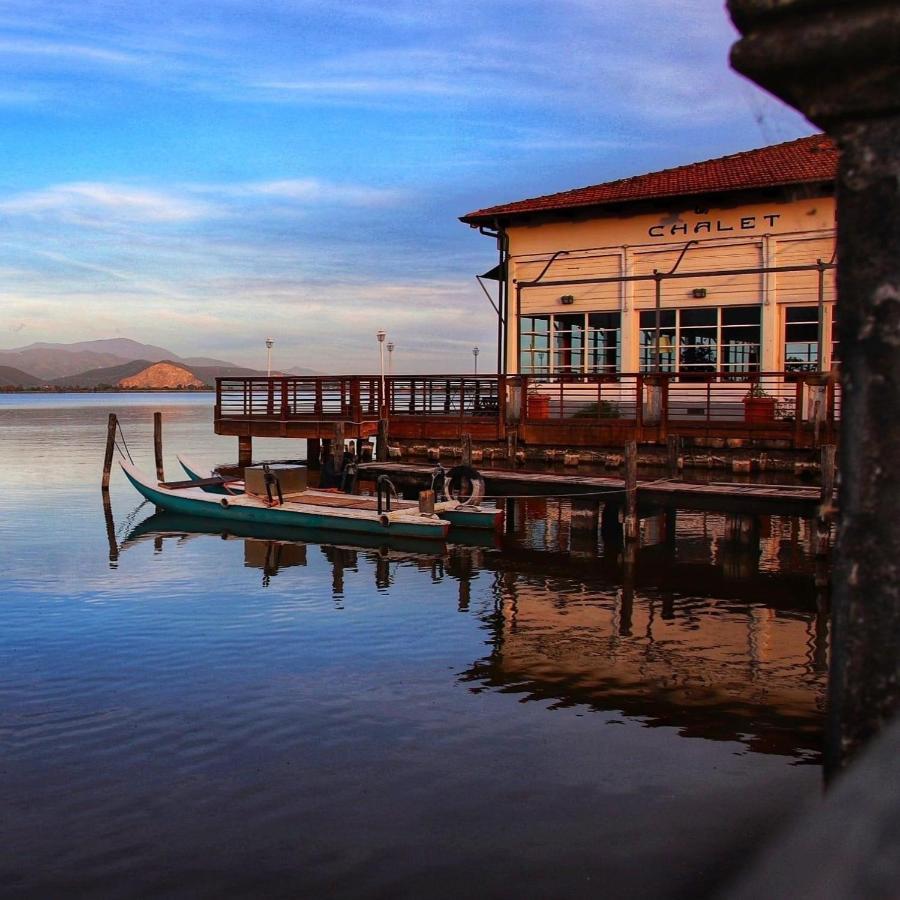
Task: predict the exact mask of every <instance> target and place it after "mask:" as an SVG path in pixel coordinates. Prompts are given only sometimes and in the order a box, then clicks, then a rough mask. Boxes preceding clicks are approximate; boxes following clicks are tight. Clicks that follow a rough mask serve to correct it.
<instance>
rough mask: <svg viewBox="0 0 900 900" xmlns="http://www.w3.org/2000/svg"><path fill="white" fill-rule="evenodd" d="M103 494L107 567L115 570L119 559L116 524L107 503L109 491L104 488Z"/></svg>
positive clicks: (109, 505)
mask: <svg viewBox="0 0 900 900" xmlns="http://www.w3.org/2000/svg"><path fill="white" fill-rule="evenodd" d="M102 494H103V519H104V521H105V522H106V542H107V544H108V545H109V567H110V568H111V569H114V568H116V563H117V561H118V559H119V544H118V542H117V541H116V523H115V521H114V520H113V512H112V504H111V503H110V502H109V490H107V489H106V488H104V489H103V491H102Z"/></svg>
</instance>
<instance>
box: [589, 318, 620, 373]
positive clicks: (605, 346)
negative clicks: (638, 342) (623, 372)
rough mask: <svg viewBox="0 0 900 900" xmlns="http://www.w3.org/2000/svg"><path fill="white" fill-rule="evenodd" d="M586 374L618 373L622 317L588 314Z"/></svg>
mask: <svg viewBox="0 0 900 900" xmlns="http://www.w3.org/2000/svg"><path fill="white" fill-rule="evenodd" d="M587 323H588V331H587V334H588V357H587V371H588V372H618V371H619V369H620V368H621V364H622V328H621V326H622V316H621V314H620V313H617V312H608V313H588V317H587Z"/></svg>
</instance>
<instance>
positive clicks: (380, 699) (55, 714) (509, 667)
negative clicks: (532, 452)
mask: <svg viewBox="0 0 900 900" xmlns="http://www.w3.org/2000/svg"><path fill="white" fill-rule="evenodd" d="M111 409H114V410H115V411H116V412H118V413H119V415H120V418H121V420H122V422H123V425H124V429H125V434H126V438H127V440H128V443H129V446H130V448H131V452H132V453H133V454H134V456H135V458H136V460H137V461H138V462H139V463H140V464H142V465H144V466H145V467H146V468H147V469H150V468H151V467H152V450H151V440H150V433H151V418H152V417H151V412H152V411H153V410H154V409H161V410H162V411H163V415H164V434H165V438H164V439H165V446H166V450H167V458H166V470H167V473H168V474H169V475H170V477H174V475H175V473H177V471H178V470H177V467H176V464H175V460H174V453H175V452H176V451H184V452H186V453H188V454H189V455H191V456H192V457H194V458H196V459H198V460H199V461H201V462H207V463H209V464H213V463H216V462H225V461H232V460H233V459H234V458H235V455H236V446H235V445H236V441H235V439H233V438H230V439H226V438H216V437H215V436H214V435H212V433H211V416H212V412H211V407H210V397H209V395H191V396H185V397H173V396H171V395H163V396H159V397H155V396H152V395H139V396H137V397H121V396H115V395H112V396H110V395H100V396H96V397H95V396H91V395H72V396H57V395H53V396H33V397H31V396H25V397H16V396H11V395H0V441H2V450H3V454H2V457H3V467H2V474H0V488H2V490H0V497H2V501H0V502H2V516H0V554H2V563H3V566H2V569H3V576H4V586H3V592H2V600H0V659H2V666H3V669H2V671H3V677H2V681H0V740H2V783H3V804H4V809H3V815H2V817H0V893H2V894H3V895H4V896H41V897H58V896H96V897H155V896H164V897H167V896H181V897H240V896H272V897H282V896H283V897H301V896H336V897H454V898H458V897H460V896H461V895H463V894H465V895H469V896H477V897H598V896H602V897H626V896H627V897H634V896H647V897H655V896H699V895H702V894H703V892H704V891H705V890H708V889H709V888H710V886H713V885H715V884H716V883H718V882H719V880H720V879H721V878H722V877H724V876H725V875H726V874H727V873H728V872H729V871H730V870H731V869H732V868H733V867H735V866H738V865H740V864H741V863H742V862H743V861H745V860H746V859H747V858H748V855H749V853H750V851H752V848H753V846H754V844H755V842H756V841H757V840H758V839H759V838H760V837H762V836H764V835H765V834H767V833H768V832H769V831H770V830H771V829H773V828H774V827H775V826H776V825H777V824H778V823H779V822H780V821H781V820H782V819H783V818H784V816H785V815H787V814H788V813H790V812H791V811H792V809H793V807H794V806H795V803H796V801H797V800H798V798H802V797H805V796H806V795H808V794H809V793H811V792H813V791H815V790H816V787H817V784H818V781H819V777H820V772H819V749H820V742H821V729H822V707H823V689H824V679H825V673H824V668H825V656H826V643H827V633H826V626H825V615H824V610H823V609H822V608H821V607H822V598H817V593H816V588H815V582H814V563H813V560H812V558H811V557H810V555H809V546H808V540H807V534H808V532H807V526H806V523H805V522H798V521H797V520H791V519H787V518H776V517H771V518H764V519H761V520H760V521H759V522H758V534H759V541H758V545H755V546H753V547H750V548H746V547H737V546H734V545H732V544H729V543H728V542H727V541H725V540H724V538H723V531H724V528H723V526H724V519H723V517H722V516H720V515H714V514H702V513H692V512H690V511H685V510H679V511H678V512H677V514H675V515H674V516H673V515H672V514H671V513H670V514H669V515H668V517H666V516H664V515H660V516H657V517H651V518H649V519H647V520H645V521H644V523H643V540H644V547H643V548H642V550H641V553H640V555H639V558H638V562H637V566H636V569H635V570H634V571H630V570H629V571H624V570H623V567H622V563H621V560H620V555H619V552H618V549H617V548H616V547H615V546H614V545H609V546H604V544H603V540H602V538H598V536H596V535H592V534H590V533H589V532H588V533H586V532H585V531H584V530H582V529H579V528H577V527H573V518H572V516H571V509H570V507H569V505H568V504H567V503H566V502H565V501H544V500H535V501H529V502H528V503H527V504H519V505H518V507H517V509H516V515H515V521H514V523H513V525H514V530H513V532H512V533H510V534H507V535H504V536H503V537H502V539H498V541H497V542H496V544H495V543H492V542H491V541H490V540H484V541H483V542H482V544H483V545H482V546H464V545H456V544H451V545H450V546H448V547H447V548H431V549H429V548H427V547H426V548H424V551H423V548H422V547H421V546H416V545H412V546H393V547H378V546H374V547H364V546H353V545H352V541H351V540H350V539H346V538H345V539H341V538H339V537H333V536H332V537H331V538H328V536H325V538H326V539H325V540H324V541H323V542H321V543H317V542H315V541H310V540H296V537H297V536H296V535H294V536H291V535H287V536H285V535H265V534H242V533H230V534H221V533H217V532H214V531H203V530H202V528H200V529H198V528H197V527H196V523H194V522H191V520H189V519H188V520H186V519H178V518H173V517H170V516H165V515H162V514H156V513H155V511H154V509H153V508H152V507H150V506H147V505H144V506H140V505H139V499H140V498H139V497H138V496H137V495H136V494H135V493H134V492H133V490H132V489H131V488H130V487H129V486H128V485H127V484H125V482H124V478H123V477H122V476H121V473H118V474H117V475H114V478H113V484H112V492H111V499H112V504H111V509H110V510H109V513H110V515H109V516H105V515H104V508H103V505H102V503H101V495H100V490H99V474H100V473H99V470H100V462H101V459H102V453H103V445H104V441H105V432H106V416H107V413H108V412H109V411H110V410H111ZM255 449H256V452H257V455H258V456H261V457H262V456H270V457H274V456H282V457H284V456H302V453H303V447H302V445H301V444H300V443H299V442H296V443H293V442H279V441H269V442H263V441H257V442H256V447H255ZM574 524H575V525H576V526H577V519H576V520H575V522H574ZM673 524H675V525H676V526H677V531H676V533H675V534H676V536H675V538H674V539H673V538H672V526H673ZM285 537H288V538H291V537H293V538H295V539H293V540H284V539H283V538H285Z"/></svg>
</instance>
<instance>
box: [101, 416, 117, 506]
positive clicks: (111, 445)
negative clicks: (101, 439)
mask: <svg viewBox="0 0 900 900" xmlns="http://www.w3.org/2000/svg"><path fill="white" fill-rule="evenodd" d="M116 428H118V421H117V419H116V414H115V413H110V414H109V419H108V421H107V423H106V453H105V454H104V456H103V479H102V480H101V482H100V487H101V488H102V489H103V490H104V491H108V490H109V473H110V471H111V470H112V461H113V453H114V452H115V448H116Z"/></svg>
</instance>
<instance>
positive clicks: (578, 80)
mask: <svg viewBox="0 0 900 900" xmlns="http://www.w3.org/2000/svg"><path fill="white" fill-rule="evenodd" d="M734 37H735V35H734V32H733V30H732V28H731V25H730V23H729V22H728V19H727V16H726V14H725V12H724V10H723V8H722V4H721V3H719V2H717V0H680V2H679V0H602V2H601V0H593V2H590V0H557V2H552V3H551V2H529V0H524V2H517V3H507V2H494V3H484V2H478V3H475V2H473V3H469V2H465V0H456V2H452V3H451V2H443V0H430V2H428V3H421V2H407V0H398V2H390V3H374V2H373V3H370V2H360V3H343V4H337V3H327V2H315V0H309V2H307V0H296V2H287V0H272V2H265V0H252V2H251V0H217V2H206V0H190V2H181V0H171V2H163V3H160V2H155V3H149V2H144V0H131V2H127V3H126V2H102V0H77V2H68V0H66V2H62V0H60V2H52V0H51V2H41V0H27V2H25V0H22V2H19V0H0V76H2V78H0V134H2V135H3V137H2V140H0V274H2V281H0V304H2V309H3V316H2V320H0V329H2V335H0V347H4V348H9V347H15V346H23V345H25V344H28V343H31V342H33V341H74V340H90V339H94V338H101V337H115V336H125V337H133V338H135V339H137V340H143V341H147V342H150V343H155V344H161V345H163V346H166V347H169V348H170V349H172V350H173V351H175V352H177V353H179V354H181V355H184V356H190V355H206V356H218V357H224V358H226V359H232V360H234V361H235V362H238V363H243V364H247V365H254V366H262V365H264V361H265V348H264V346H263V341H264V339H265V337H266V336H267V334H272V335H273V336H274V337H275V339H276V346H275V355H274V361H275V364H276V365H278V366H283V367H285V368H287V367H289V366H292V365H301V366H308V367H310V368H314V369H317V370H320V371H331V372H335V371H346V372H359V371H372V370H374V369H375V368H376V367H377V350H376V345H375V341H374V337H373V336H374V333H375V331H376V330H377V329H378V328H379V327H383V328H385V329H386V330H387V331H388V333H389V334H390V336H391V338H392V339H393V340H394V341H395V343H396V345H397V350H396V354H395V360H396V365H395V370H396V371H417V372H422V371H460V370H463V369H465V368H466V367H468V366H469V365H470V363H471V347H472V346H473V345H475V344H478V345H479V346H480V347H481V348H482V350H483V356H482V357H481V359H482V363H485V362H487V361H489V360H492V359H493V352H494V351H493V347H494V339H495V331H496V325H495V320H494V318H493V312H492V310H491V308H490V306H489V305H488V303H487V301H486V300H485V298H484V296H483V295H482V294H481V291H480V290H479V288H478V286H477V284H476V283H475V281H474V278H473V276H474V274H475V273H476V272H482V271H484V270H486V269H487V268H489V267H490V266H491V265H493V263H494V262H495V256H496V252H495V249H494V246H493V244H492V242H491V241H489V240H488V239H486V238H484V237H481V236H479V235H478V234H477V233H476V232H474V231H471V230H470V229H469V228H468V227H467V226H465V225H463V224H461V223H460V222H458V221H457V217H458V216H459V215H462V214H464V213H466V212H468V211H470V210H471V209H474V208H478V207H481V206H486V205H490V204H493V203H500V202H504V201H507V200H514V199H520V198H522V197H528V196H534V195H537V194H543V193H548V192H552V191H556V190H564V189H567V188H571V187H577V186H580V185H585V184H594V183H597V182H601V181H607V180H610V179H613V178H619V177H623V176H627V175H633V174H638V173H640V172H644V171H652V170H654V169H658V168H663V167H666V166H671V165H678V164H681V163H686V162H691V161H693V160H697V159H705V158H709V157H712V156H718V155H721V154H724V153H731V152H735V151H737V150H743V149H748V148H750V147H756V146H762V145H764V144H766V143H773V142H777V141H782V140H790V139H792V138H794V137H797V136H799V135H802V134H808V133H810V132H811V131H812V129H811V127H810V126H809V125H808V123H806V122H805V121H803V120H802V119H801V118H800V117H798V116H797V115H796V114H794V113H793V112H791V111H789V110H787V109H786V108H785V107H783V106H782V105H781V104H779V103H778V102H777V101H775V100H773V99H771V98H769V97H768V96H766V95H765V94H763V93H762V92H760V91H759V90H758V89H756V88H754V87H753V86H751V85H749V84H748V83H747V82H745V81H743V80H742V79H740V78H739V77H738V76H736V75H735V74H734V73H732V72H731V71H730V70H729V68H728V65H727V54H728V48H729V47H730V45H731V43H732V42H733V40H734Z"/></svg>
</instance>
